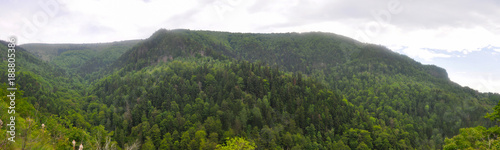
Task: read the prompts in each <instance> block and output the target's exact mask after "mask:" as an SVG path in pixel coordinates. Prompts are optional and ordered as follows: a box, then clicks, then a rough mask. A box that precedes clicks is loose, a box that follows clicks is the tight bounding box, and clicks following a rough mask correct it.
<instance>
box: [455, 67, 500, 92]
mask: <svg viewBox="0 0 500 150" xmlns="http://www.w3.org/2000/svg"><path fill="white" fill-rule="evenodd" d="M449 77H450V79H451V80H452V81H455V82H456V83H458V84H460V85H462V86H468V87H470V88H472V89H475V90H478V91H479V92H495V93H500V74H493V73H488V72H449Z"/></svg>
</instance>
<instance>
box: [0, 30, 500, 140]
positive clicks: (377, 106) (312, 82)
mask: <svg viewBox="0 0 500 150" xmlns="http://www.w3.org/2000/svg"><path fill="white" fill-rule="evenodd" d="M24 48H26V49H28V50H27V51H26V50H24ZM0 49H1V52H0V55H2V58H3V59H2V62H1V64H0V65H2V66H7V61H6V59H5V58H4V56H6V50H7V46H6V42H3V41H2V42H1V44H0ZM44 49H45V50H44ZM28 51H29V52H28ZM33 53H34V54H36V55H33ZM42 58H43V60H42ZM16 59H17V60H16V63H17V64H16V65H17V68H16V69H17V70H18V71H17V72H16V77H17V80H18V82H17V84H18V88H19V89H20V90H19V91H17V92H18V94H17V95H18V97H17V99H19V101H18V102H19V103H17V105H16V107H18V110H19V112H18V113H16V116H17V117H18V118H19V119H18V122H17V126H16V128H17V131H18V133H20V134H19V136H18V137H17V140H18V142H16V143H9V142H6V141H4V139H6V138H7V137H6V136H7V135H5V134H0V140H1V141H0V147H1V148H4V149H16V148H22V147H25V148H27V149H71V148H72V147H73V144H72V141H73V140H75V141H76V142H77V143H78V144H77V145H79V144H82V145H83V146H84V148H85V149H87V148H88V149H237V148H245V149H443V148H444V149H465V148H468V147H470V148H480V149H484V148H492V147H494V146H497V145H500V144H495V143H499V142H496V140H497V138H498V136H497V135H498V133H500V132H499V131H500V130H498V129H497V128H498V127H496V126H497V125H498V122H497V120H498V118H500V117H498V116H499V115H498V114H499V111H500V108H499V107H500V106H496V105H497V104H498V102H499V101H500V95H499V94H497V93H480V92H477V91H476V90H473V89H470V88H467V87H461V86H460V85H458V84H456V83H454V82H452V81H450V80H449V78H448V75H447V73H446V70H444V69H442V68H439V67H437V66H433V65H422V64H421V63H419V62H416V61H414V60H413V59H411V58H409V57H407V56H404V55H401V54H398V53H395V52H392V51H391V50H389V49H387V48H385V47H383V46H379V45H372V44H366V43H360V42H358V41H355V40H352V39H350V38H347V37H343V36H340V35H336V34H332V33H321V32H311V33H279V34H251V33H228V32H213V31H191V30H165V29H161V30H158V31H157V32H155V33H154V34H153V35H152V36H151V37H150V38H148V39H145V40H133V41H124V42H115V43H112V44H109V43H103V44H88V45H86V44H79V45H67V44H60V45H55V44H48V45H45V44H27V45H23V46H21V47H17V51H16ZM0 75H1V76H0V83H1V85H0V86H1V87H0V90H2V91H1V93H2V95H1V96H2V99H3V100H2V101H1V103H0V110H2V111H3V110H6V108H7V107H8V101H7V98H6V96H7V95H6V94H4V93H7V91H6V88H7V84H5V83H6V81H7V79H6V78H7V69H1V70H0ZM1 114H2V115H0V119H1V120H3V121H4V122H5V121H6V120H8V118H7V117H8V115H4V112H2V113H1ZM484 116H487V118H485V117H484ZM5 124H6V123H4V125H2V128H0V131H2V132H4V130H5V128H4V127H6V125H5ZM42 124H43V126H44V127H42ZM490 127H491V128H490ZM488 128H489V129H488ZM471 136H473V137H471ZM485 139H486V140H485ZM488 140H489V141H488Z"/></svg>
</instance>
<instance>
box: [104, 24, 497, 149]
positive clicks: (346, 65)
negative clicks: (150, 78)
mask: <svg viewBox="0 0 500 150" xmlns="http://www.w3.org/2000/svg"><path fill="white" fill-rule="evenodd" d="M200 56H211V57H213V58H216V59H222V60H224V59H230V58H234V59H240V60H247V61H250V62H262V63H264V64H270V65H271V66H275V67H280V68H281V69H282V70H285V71H292V72H302V73H304V74H305V75H307V76H311V77H314V78H316V79H318V80H319V81H320V82H323V83H325V84H326V85H327V87H329V88H330V89H332V90H336V91H338V92H339V93H342V94H343V95H344V96H346V98H347V99H349V100H351V101H352V102H353V104H355V105H356V106H359V107H360V108H361V109H362V110H366V111H368V113H370V114H372V116H374V117H376V118H379V119H382V120H383V121H384V122H385V123H384V124H386V125H390V126H392V127H398V126H399V127H404V126H412V127H411V129H410V131H411V132H409V133H410V134H411V136H414V137H415V139H414V141H412V143H411V145H412V146H422V148H423V149H427V148H440V146H441V145H442V143H443V139H444V138H445V137H451V136H453V135H456V134H458V129H459V128H462V127H470V126H476V125H484V126H491V125H493V124H495V123H493V122H490V121H488V120H487V119H484V117H483V116H484V115H485V114H486V113H487V112H490V111H491V108H492V107H493V106H494V105H496V104H497V103H498V101H499V99H498V98H495V97H494V96H492V95H496V94H493V93H484V94H482V93H479V92H477V91H475V90H472V89H469V88H466V87H465V88H464V87H461V86H459V85H458V84H456V83H453V82H451V81H450V80H449V79H448V77H447V73H446V71H445V70H444V69H442V68H439V67H436V66H433V65H422V64H420V63H418V62H416V61H414V60H412V59H410V58H409V57H407V56H404V55H400V54H397V53H394V52H392V51H390V50H388V49H386V48H384V47H382V46H377V45H371V44H362V43H359V42H357V41H354V40H352V39H349V38H346V37H343V36H339V35H335V34H330V33H302V34H297V33H286V34H240V33H226V32H210V31H189V30H159V31H157V32H156V33H154V34H153V35H152V36H151V38H149V39H147V40H145V41H144V42H143V43H140V44H138V45H136V46H135V47H134V48H133V49H132V50H131V51H128V52H126V53H125V54H124V55H123V56H122V57H121V58H119V60H118V61H117V62H116V63H115V64H114V67H115V68H124V69H125V70H126V71H132V70H140V69H141V68H144V67H146V66H151V65H155V64H157V63H159V62H168V61H170V60H172V59H174V58H177V57H200ZM110 70H112V69H110ZM426 146H427V148H426Z"/></svg>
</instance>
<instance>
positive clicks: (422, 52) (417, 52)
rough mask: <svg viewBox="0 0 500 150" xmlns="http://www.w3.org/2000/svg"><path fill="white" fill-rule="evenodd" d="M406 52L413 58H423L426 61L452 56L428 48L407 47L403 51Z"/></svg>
mask: <svg viewBox="0 0 500 150" xmlns="http://www.w3.org/2000/svg"><path fill="white" fill-rule="evenodd" d="M402 52H403V53H404V54H406V55H408V56H410V57H413V58H416V57H418V58H421V59H423V60H425V61H432V59H433V58H448V57H451V56H450V55H447V54H441V53H435V52H432V51H430V50H426V49H421V48H413V47H409V48H405V49H403V51H402Z"/></svg>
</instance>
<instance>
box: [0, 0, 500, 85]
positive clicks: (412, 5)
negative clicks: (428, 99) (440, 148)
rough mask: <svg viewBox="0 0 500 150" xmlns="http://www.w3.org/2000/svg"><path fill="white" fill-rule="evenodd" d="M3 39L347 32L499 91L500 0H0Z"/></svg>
mask: <svg viewBox="0 0 500 150" xmlns="http://www.w3.org/2000/svg"><path fill="white" fill-rule="evenodd" d="M0 10H1V13H0V18H2V21H1V22H0V37H1V38H3V39H4V40H7V39H8V37H10V36H12V35H14V36H16V37H17V38H18V41H19V43H20V44H23V43H40V42H42V43H94V42H112V41H120V40H129V39H145V38H147V37H149V36H150V35H151V34H152V33H153V32H155V31H156V30H158V29H160V28H165V29H177V28H185V29H193V30H216V31H230V32H257V33H277V32H309V31H323V32H332V33H336V34H341V35H345V36H348V37H351V38H355V39H357V40H360V41H362V42H367V43H375V44H381V45H384V46H387V47H388V48H390V49H392V50H393V51H396V52H399V53H402V54H405V55H408V56H410V57H412V58H414V59H416V60H417V61H420V62H422V63H424V64H435V65H437V66H441V67H443V68H445V69H446V70H447V71H448V74H449V76H450V78H451V79H452V80H453V81H455V82H457V83H459V84H461V85H463V86H469V87H472V88H474V89H477V90H479V91H482V92H498V93H500V60H499V59H500V1H498V0H482V1H477V0H476V1H473V0H441V1H431V0H379V1H373V0H350V1H348V0H344V1H340V0H308V1H305V0H273V1H269V0H202V1H194V0H183V1H172V0H35V1H32V0H2V5H0Z"/></svg>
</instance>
